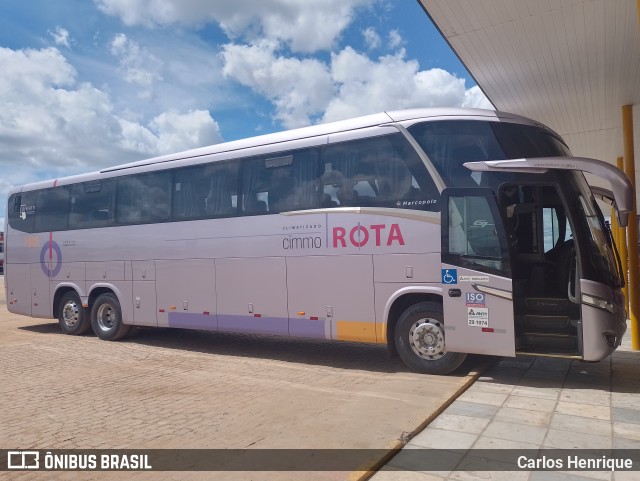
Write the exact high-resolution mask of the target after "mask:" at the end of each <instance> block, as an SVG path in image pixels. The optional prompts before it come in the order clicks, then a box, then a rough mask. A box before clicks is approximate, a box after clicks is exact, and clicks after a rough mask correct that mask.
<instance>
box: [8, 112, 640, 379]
mask: <svg viewBox="0 0 640 481" xmlns="http://www.w3.org/2000/svg"><path fill="white" fill-rule="evenodd" d="M582 171H586V172H590V173H591V174H594V175H597V176H600V177H602V178H604V179H605V180H606V181H607V182H608V183H609V185H610V186H611V192H613V194H611V195H612V197H613V198H614V199H615V205H616V209H617V212H618V218H619V220H620V222H621V224H622V225H626V218H627V216H628V213H629V212H630V210H631V204H632V202H633V191H632V187H631V184H630V182H629V181H628V179H627V178H626V177H625V175H624V174H623V173H621V172H620V171H619V170H618V169H616V168H615V167H613V166H611V165H609V164H607V163H604V162H601V161H597V160H592V159H584V158H575V157H571V154H570V152H569V149H568V148H567V146H566V144H565V143H564V142H563V140H562V139H561V138H560V137H559V136H558V135H557V134H556V133H554V132H553V131H551V130H549V129H548V128H547V127H545V126H544V125H541V124H539V123H537V122H534V121H531V120H528V119H526V118H522V117H519V116H516V115H510V114H505V113H501V112H494V111H484V110H471V109H416V110H404V111H397V112H386V113H380V114H377V115H371V116H366V117H361V118H357V119H352V120H348V121H342V122H336V123H331V124H326V125H317V126H312V127H307V128H303V129H298V130H292V131H288V132H281V133H276V134H271V135H265V136H261V137H255V138H251V139H246V140H240V141H234V142H228V143H223V144H218V145H213V146H210V147H204V148H199V149H195V150H190V151H188V152H183V153H179V154H174V155H164V156H160V157H156V158H153V159H149V160H146V161H142V162H136V163H131V164H126V165H120V166H117V167H112V168H107V169H104V170H101V171H100V172H95V173H91V174H86V175H78V176H73V177H66V178H62V179H56V180H50V181H46V182H39V183H35V184H29V185H24V186H22V187H17V188H14V189H13V190H12V191H11V193H10V197H9V200H8V215H7V222H6V224H7V225H5V233H6V274H5V284H6V295H7V305H8V308H9V310H10V311H11V312H14V313H18V314H24V315H28V316H33V317H42V318H56V317H57V318H58V320H59V323H60V327H61V328H62V330H63V331H64V332H66V333H68V334H83V333H85V332H87V331H89V330H90V329H92V328H93V331H94V332H95V333H96V335H97V336H98V337H100V338H101V339H105V340H116V339H121V338H123V337H124V336H126V335H127V333H128V332H129V331H130V329H131V327H132V326H162V327H178V328H188V329H201V330H211V331H234V332H248V333H256V334H276V335H283V336H298V337H309V338H320V339H337V340H345V341H356V342H367V343H380V344H385V345H387V346H388V348H389V350H390V351H391V353H394V354H395V353H397V354H399V356H400V357H401V358H402V360H403V361H404V362H405V363H406V364H407V365H408V366H409V367H410V368H412V369H414V370H416V371H421V372H426V373H449V372H451V371H453V370H454V369H456V368H457V367H458V366H459V365H460V364H461V362H462V361H463V359H464V358H465V355H466V354H467V353H479V354H491V355H497V356H515V355H517V354H529V355H542V356H558V357H568V358H572V359H583V360H585V361H597V360H600V359H603V358H604V357H605V356H607V355H608V354H610V353H611V352H612V351H613V350H614V349H615V348H616V347H617V346H618V345H619V344H620V341H621V338H622V336H623V334H624V332H625V329H626V313H625V307H624V301H623V296H622V294H621V287H622V286H623V282H624V281H623V276H622V274H621V269H620V263H619V258H618V255H617V253H616V251H615V246H614V244H613V242H612V239H611V235H610V232H609V230H608V227H607V225H606V223H605V220H604V218H603V215H602V212H601V210H600V209H599V207H598V205H597V204H596V202H595V201H594V197H593V195H592V191H591V190H590V188H589V186H588V184H587V182H586V181H585V177H584V175H583V172H582ZM611 192H610V193H611Z"/></svg>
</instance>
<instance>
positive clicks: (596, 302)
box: [582, 294, 615, 314]
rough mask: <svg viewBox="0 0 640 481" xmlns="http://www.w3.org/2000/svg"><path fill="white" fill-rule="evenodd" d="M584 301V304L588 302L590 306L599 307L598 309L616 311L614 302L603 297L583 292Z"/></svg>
mask: <svg viewBox="0 0 640 481" xmlns="http://www.w3.org/2000/svg"><path fill="white" fill-rule="evenodd" d="M582 302H583V303H584V304H587V305H588V306H593V307H597V308H598V309H602V310H604V311H607V312H610V313H611V314H613V313H614V312H615V307H614V306H613V303H612V302H609V301H607V300H606V299H603V298H601V297H597V296H592V295H590V294H582Z"/></svg>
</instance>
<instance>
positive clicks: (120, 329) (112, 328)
mask: <svg viewBox="0 0 640 481" xmlns="http://www.w3.org/2000/svg"><path fill="white" fill-rule="evenodd" d="M91 327H93V332H95V334H96V336H98V337H99V338H100V339H102V340H103V341H117V340H118V339H122V338H123V337H125V336H126V335H127V334H128V333H129V331H130V330H131V326H129V325H127V324H123V322H122V309H121V308H120V303H119V302H118V298H117V297H116V296H115V295H114V294H111V293H110V292H108V293H105V294H100V295H99V296H98V298H97V299H96V300H95V302H94V303H93V306H92V307H91Z"/></svg>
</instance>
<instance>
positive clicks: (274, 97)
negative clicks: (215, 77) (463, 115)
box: [223, 43, 492, 128]
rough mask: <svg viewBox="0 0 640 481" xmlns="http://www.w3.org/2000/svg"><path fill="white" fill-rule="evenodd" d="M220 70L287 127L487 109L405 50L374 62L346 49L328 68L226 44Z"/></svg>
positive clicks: (475, 95) (262, 48)
mask: <svg viewBox="0 0 640 481" xmlns="http://www.w3.org/2000/svg"><path fill="white" fill-rule="evenodd" d="M223 57H224V61H225V67H224V72H225V74H226V75H227V76H229V77H231V78H234V79H235V80H237V81H238V82H240V83H241V84H243V85H245V86H247V87H249V88H251V89H252V90H253V91H255V92H257V93H259V94H261V95H263V96H265V97H266V98H268V99H269V100H270V101H271V102H272V103H273V104H274V106H275V108H276V115H275V117H276V118H277V119H279V120H281V121H282V122H283V124H284V126H285V127H286V128H293V127H300V126H304V125H308V124H310V123H312V122H313V121H315V120H322V121H327V122H329V121H334V120H341V119H346V118H351V117H357V116H359V115H365V114H369V113H375V112H381V111H384V110H395V109H404V108H413V107H480V108H489V109H490V108H492V106H491V104H490V103H489V102H488V101H487V99H486V98H485V97H484V95H483V94H482V92H481V90H480V89H479V88H478V87H472V88H471V89H467V88H466V87H465V80H464V79H462V78H458V77H456V76H455V75H453V74H451V73H449V72H447V71H446V70H442V69H439V68H433V69H429V70H420V66H419V65H418V62H417V61H416V60H406V59H405V52H404V50H400V51H399V52H397V53H396V54H394V55H387V56H383V57H380V58H379V59H378V60H377V61H376V60H371V59H370V58H369V57H367V56H366V55H363V54H361V53H358V52H356V51H355V50H354V49H353V48H351V47H346V48H344V49H343V50H342V51H340V52H339V53H337V54H333V55H332V58H331V63H330V65H327V64H325V63H323V62H321V61H319V60H317V59H298V58H295V57H283V56H280V55H279V54H278V49H277V45H275V44H273V43H261V44H258V45H251V46H248V45H235V44H231V45H226V46H225V47H224V54H223Z"/></svg>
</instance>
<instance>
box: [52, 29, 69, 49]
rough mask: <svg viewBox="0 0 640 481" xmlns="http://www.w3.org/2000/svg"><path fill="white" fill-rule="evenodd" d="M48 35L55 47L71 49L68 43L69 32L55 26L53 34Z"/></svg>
mask: <svg viewBox="0 0 640 481" xmlns="http://www.w3.org/2000/svg"><path fill="white" fill-rule="evenodd" d="M48 33H49V35H51V38H53V41H54V42H55V44H56V45H62V46H63V47H67V48H70V47H71V45H70V42H69V31H68V30H67V29H66V28H62V27H60V26H57V27H56V29H55V30H54V31H53V32H52V31H49V32H48Z"/></svg>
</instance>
